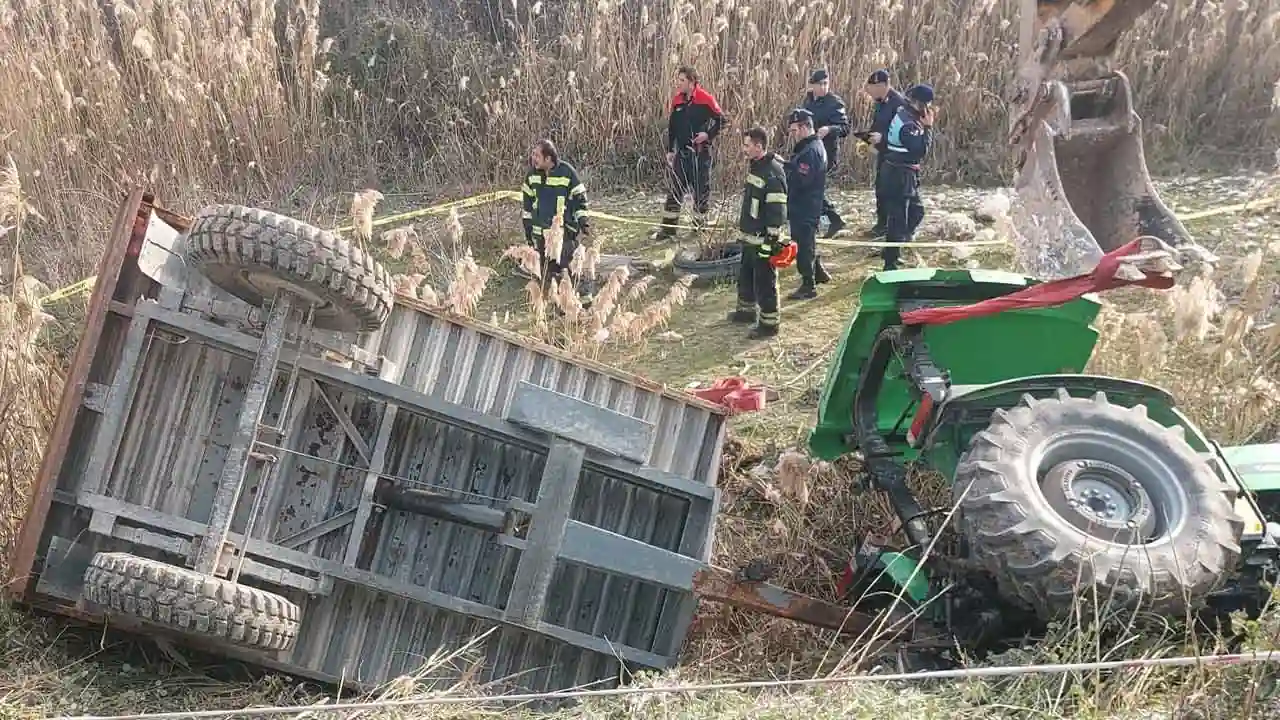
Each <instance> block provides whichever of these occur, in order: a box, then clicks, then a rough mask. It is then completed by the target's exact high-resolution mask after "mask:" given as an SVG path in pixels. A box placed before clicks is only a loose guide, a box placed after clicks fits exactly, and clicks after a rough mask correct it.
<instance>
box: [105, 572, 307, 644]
mask: <svg viewBox="0 0 1280 720" xmlns="http://www.w3.org/2000/svg"><path fill="white" fill-rule="evenodd" d="M84 599H85V600H88V601H89V602H91V603H93V604H95V605H98V606H101V607H103V608H107V609H109V610H112V611H114V612H116V613H120V614H123V615H127V616H129V617H132V618H136V619H138V620H142V621H144V622H148V623H153V624H156V625H163V626H166V627H170V628H174V629H176V630H180V631H182V632H186V633H191V634H193V635H200V636H203V637H210V638H214V639H216V640H223V641H226V642H232V643H235V644H237V645H243V646H247V647H251V648H255V649H258V650H268V651H276V650H288V649H289V648H290V647H292V646H293V643H294V640H295V639H296V638H297V636H298V621H299V617H300V616H301V611H300V610H299V609H298V606H297V605H295V604H293V603H291V602H289V601H288V600H286V599H284V598H283V597H280V596H279V595H276V594H275V593H269V592H267V591H265V590H259V589H258V588H254V587H249V586H247V585H239V584H236V583H232V582H231V581H229V580H223V579H221V578H215V577H209V576H207V575H201V574H200V573H198V572H195V571H194V570H188V569H187V568H182V567H178V566H176V565H169V564H168V563H163V562H159V561H157V560H149V559H147V558H142V557H138V556H137V555H130V554H128V553H120V552H102V553H98V554H97V555H94V556H93V560H91V561H90V563H89V568H88V569H87V570H86V571H85V574H84Z"/></svg>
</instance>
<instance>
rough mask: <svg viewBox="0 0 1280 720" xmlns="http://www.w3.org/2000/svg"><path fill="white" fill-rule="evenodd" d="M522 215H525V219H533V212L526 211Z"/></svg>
mask: <svg viewBox="0 0 1280 720" xmlns="http://www.w3.org/2000/svg"><path fill="white" fill-rule="evenodd" d="M521 217H523V218H524V219H525V220H532V219H533V213H531V212H527V213H524V214H523V215H521Z"/></svg>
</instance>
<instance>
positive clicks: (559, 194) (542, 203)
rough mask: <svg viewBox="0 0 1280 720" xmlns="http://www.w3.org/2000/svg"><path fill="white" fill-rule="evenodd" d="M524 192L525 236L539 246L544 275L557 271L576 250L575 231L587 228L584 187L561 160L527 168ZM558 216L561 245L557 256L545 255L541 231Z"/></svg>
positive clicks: (562, 268) (551, 274) (557, 272)
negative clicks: (545, 166) (548, 165)
mask: <svg viewBox="0 0 1280 720" xmlns="http://www.w3.org/2000/svg"><path fill="white" fill-rule="evenodd" d="M521 190H522V191H523V193H524V215H523V219H524V238H525V240H526V241H527V242H529V243H530V244H531V245H533V246H534V247H535V248H537V249H538V254H539V255H542V261H543V263H545V264H546V266H547V269H548V272H547V273H544V274H543V277H544V278H546V277H550V276H554V275H557V274H559V272H560V271H561V270H564V269H567V268H568V267H569V262H570V261H571V260H572V259H573V253H574V252H575V251H576V250H577V249H578V233H579V232H581V231H583V230H585V229H586V227H587V188H586V187H585V186H584V185H583V184H582V181H581V180H579V179H578V171H577V170H575V169H574V167H573V166H572V165H570V164H569V163H567V162H564V161H563V160H561V161H560V162H557V163H556V164H555V167H553V168H551V169H550V170H547V171H542V170H538V169H537V168H530V170H529V174H528V176H526V177H525V180H524V185H523V187H521ZM556 215H560V216H561V218H562V222H563V227H564V244H563V245H562V247H561V250H560V257H558V258H548V257H547V256H546V253H547V251H546V240H545V238H544V235H543V234H544V233H545V232H546V231H547V230H548V229H550V227H551V220H552V218H554V217H555V216H556Z"/></svg>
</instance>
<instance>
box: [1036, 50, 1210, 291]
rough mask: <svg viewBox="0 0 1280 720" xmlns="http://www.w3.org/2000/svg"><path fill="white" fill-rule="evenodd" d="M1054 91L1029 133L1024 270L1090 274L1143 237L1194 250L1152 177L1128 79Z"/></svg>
mask: <svg viewBox="0 0 1280 720" xmlns="http://www.w3.org/2000/svg"><path fill="white" fill-rule="evenodd" d="M1052 85H1053V91H1052V92H1053V96H1054V99H1053V101H1052V102H1053V104H1054V107H1053V108H1052V110H1050V111H1049V113H1048V115H1049V117H1046V118H1042V119H1037V120H1036V121H1035V124H1034V125H1033V127H1031V128H1030V137H1029V138H1028V140H1029V143H1028V144H1027V145H1025V146H1024V147H1026V148H1027V152H1026V156H1025V159H1024V161H1023V164H1022V168H1021V170H1020V171H1019V173H1018V177H1017V181H1016V183H1015V189H1016V190H1017V198H1016V201H1015V202H1014V207H1013V219H1014V221H1015V228H1016V230H1015V247H1016V257H1017V261H1018V264H1019V265H1020V267H1021V269H1022V271H1023V272H1024V273H1026V274H1028V275H1032V276H1035V277H1039V278H1043V279H1047V280H1048V279H1056V278H1061V277H1069V276H1073V275H1080V274H1083V273H1087V272H1089V271H1090V270H1092V269H1093V267H1094V266H1095V265H1096V264H1097V262H1098V259H1099V258H1101V257H1102V255H1103V253H1106V252H1110V251H1112V250H1115V249H1116V248H1118V247H1120V246H1122V245H1124V244H1126V243H1128V242H1130V241H1132V240H1134V239H1136V238H1138V237H1140V236H1143V235H1150V236H1154V237H1157V238H1159V239H1160V240H1162V241H1164V242H1165V243H1167V244H1168V245H1170V246H1172V247H1174V248H1184V247H1186V246H1189V245H1193V244H1194V243H1193V242H1192V239H1191V236H1190V234H1189V233H1188V232H1187V230H1186V228H1185V227H1183V225H1182V223H1181V222H1179V221H1178V218H1177V217H1176V216H1175V215H1174V214H1173V212H1172V211H1170V210H1169V208H1168V206H1166V205H1165V204H1164V202H1163V201H1161V199H1160V196H1159V194H1158V193H1157V192H1156V189H1155V187H1154V185H1153V184H1152V182H1151V177H1150V175H1149V174H1148V172H1147V163H1146V157H1145V155H1144V153H1143V147H1142V120H1141V119H1140V118H1139V117H1138V115H1137V113H1135V112H1134V111H1133V96H1132V93H1131V90H1130V88H1129V80H1128V78H1126V77H1125V76H1124V75H1123V74H1122V73H1119V72H1116V73H1112V74H1111V75H1110V76H1109V77H1104V78H1101V79H1097V80H1088V81H1083V82H1079V83H1073V87H1070V88H1068V86H1067V85H1066V84H1065V83H1062V82H1056V81H1055V82H1053V83H1052Z"/></svg>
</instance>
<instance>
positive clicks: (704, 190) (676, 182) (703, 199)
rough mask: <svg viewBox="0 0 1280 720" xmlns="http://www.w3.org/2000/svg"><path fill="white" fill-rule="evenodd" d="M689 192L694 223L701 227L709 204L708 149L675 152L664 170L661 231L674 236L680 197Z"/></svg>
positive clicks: (706, 147) (681, 201) (678, 218)
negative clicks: (664, 196) (691, 195)
mask: <svg viewBox="0 0 1280 720" xmlns="http://www.w3.org/2000/svg"><path fill="white" fill-rule="evenodd" d="M690 192H692V193H693V212H694V225H695V226H698V227H701V225H702V222H703V220H704V219H705V218H706V215H707V209H708V207H709V206H710V205H711V148H710V147H708V146H707V145H703V146H702V149H701V150H698V151H697V152H694V151H693V150H691V149H686V150H681V151H679V152H677V153H676V157H675V159H674V160H673V161H672V162H671V167H670V168H669V169H668V170H667V200H666V202H664V203H663V204H662V211H663V212H662V230H661V232H662V234H664V235H675V234H676V225H677V224H678V223H679V222H680V205H681V204H682V203H683V202H684V196H685V195H687V194H689V193H690Z"/></svg>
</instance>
